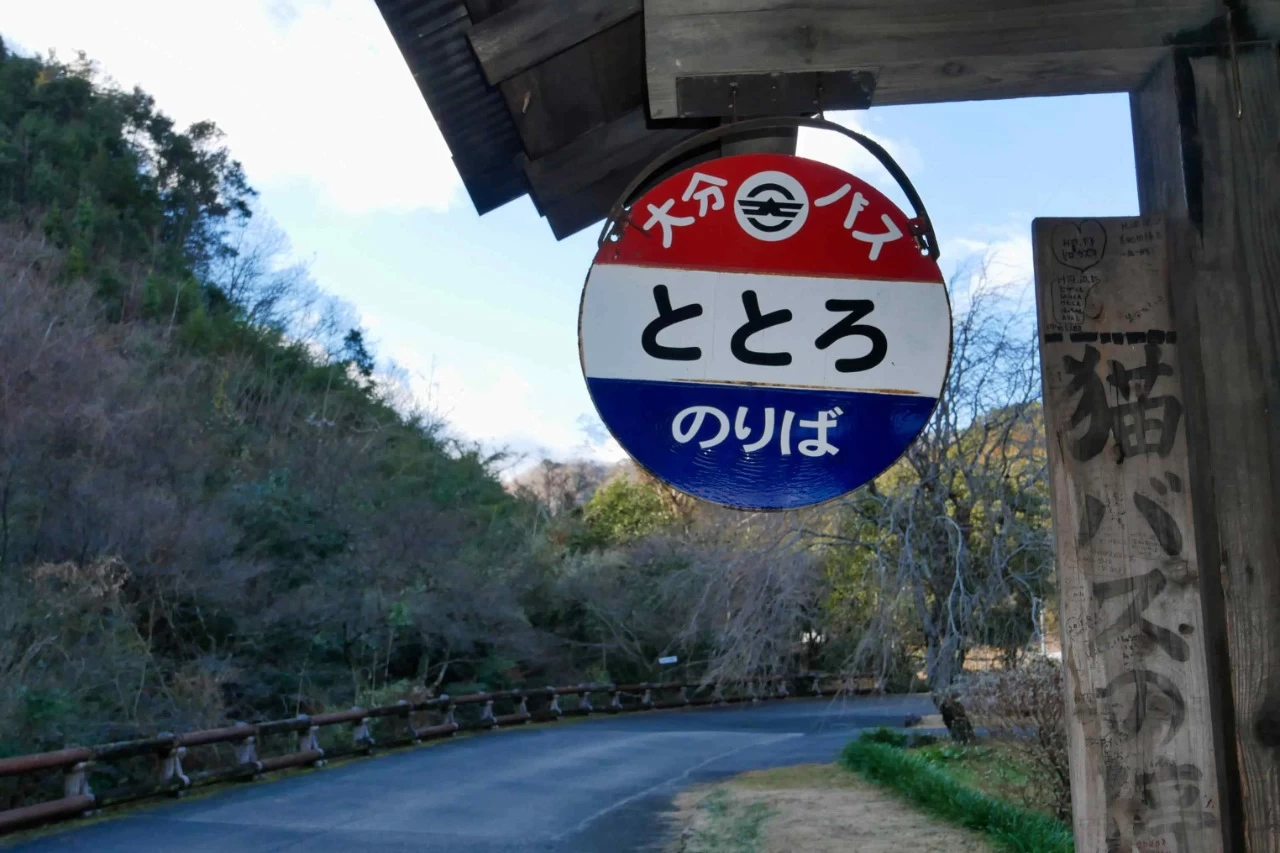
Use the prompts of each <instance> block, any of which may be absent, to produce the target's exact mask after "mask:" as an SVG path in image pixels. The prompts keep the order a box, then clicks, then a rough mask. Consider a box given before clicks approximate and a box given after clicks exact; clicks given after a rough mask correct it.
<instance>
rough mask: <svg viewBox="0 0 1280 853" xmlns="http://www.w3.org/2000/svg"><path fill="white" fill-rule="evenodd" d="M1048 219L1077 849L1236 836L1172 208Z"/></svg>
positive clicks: (1045, 242)
mask: <svg viewBox="0 0 1280 853" xmlns="http://www.w3.org/2000/svg"><path fill="white" fill-rule="evenodd" d="M1033 231H1034V242H1035V262H1036V301H1037V306H1038V314H1039V321H1040V340H1041V344H1040V346H1041V350H1040V351H1041V357H1042V362H1043V373H1044V407H1045V420H1046V435H1047V437H1048V444H1049V460H1050V464H1051V466H1052V502H1053V519H1054V531H1055V536H1056V539H1057V555H1058V568H1057V570H1058V588H1059V594H1060V599H1061V615H1062V632H1063V638H1062V640H1063V663H1064V666H1065V668H1066V673H1065V674H1066V684H1067V697H1066V699H1067V725H1068V735H1069V738H1070V746H1071V791H1072V798H1073V813H1074V824H1075V827H1074V828H1075V837H1076V850H1077V851H1080V853H1130V852H1131V851H1132V853H1139V851H1171V853H1176V852H1177V851H1185V853H1190V851H1195V853H1212V851H1221V850H1222V849H1223V845H1222V833H1221V828H1220V823H1221V817H1220V804H1219V798H1218V772H1217V767H1218V764H1217V761H1216V757H1215V755H1214V749H1215V747H1214V739H1213V729H1212V727H1211V718H1210V701H1209V687H1208V685H1209V680H1208V678H1207V674H1206V655H1205V646H1206V644H1205V635H1204V622H1205V620H1204V616H1203V611H1202V605H1201V594H1200V577H1199V570H1198V565H1197V561H1196V543H1195V541H1194V531H1193V528H1192V524H1191V517H1192V516H1191V500H1192V498H1191V490H1190V488H1189V485H1188V484H1189V480H1190V478H1189V474H1188V470H1187V448H1186V440H1185V436H1184V429H1183V399H1184V398H1183V393H1182V372H1181V367H1180V361H1181V359H1180V358H1179V345H1178V330H1177V328H1176V327H1175V326H1174V323H1173V318H1172V315H1171V311H1170V296H1169V272H1168V255H1167V247H1166V234H1165V228H1164V223H1163V220H1161V219H1158V218H1107V219H1038V220H1036V222H1035V224H1034V226H1033Z"/></svg>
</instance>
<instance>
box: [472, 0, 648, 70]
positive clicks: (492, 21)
mask: <svg viewBox="0 0 1280 853" xmlns="http://www.w3.org/2000/svg"><path fill="white" fill-rule="evenodd" d="M641 6H642V4H641V0H520V2H518V3H516V4H515V5H514V6H512V7H511V8H509V9H507V10H506V11H504V12H501V13H499V14H497V15H494V16H493V17H491V18H488V19H486V20H485V21H483V22H481V23H479V24H476V25H475V26H474V27H472V28H471V32H470V34H469V37H470V39H471V47H472V48H473V49H474V50H475V52H476V56H477V57H478V58H479V60H480V67H481V68H483V69H484V74H485V77H486V79H488V81H489V83H490V84H491V85H497V84H498V83H500V82H502V81H503V80H506V79H507V78H508V77H512V76H514V75H516V74H518V73H520V72H521V71H526V70H528V69H530V68H532V67H533V66H535V65H537V64H538V63H540V62H545V61H546V60H548V59H550V58H551V57H553V56H555V55H556V54H557V53H560V52H561V51H563V50H567V49H568V48H571V47H573V46H574V45H575V44H580V43H581V42H584V41H586V40H587V39H589V38H591V37H592V36H594V35H596V34H597V33H601V32H604V31H605V30H607V29H608V28H609V27H612V26H613V25H614V24H617V23H621V22H622V21H624V20H626V19H627V18H630V17H631V16H633V15H638V14H640V9H641Z"/></svg>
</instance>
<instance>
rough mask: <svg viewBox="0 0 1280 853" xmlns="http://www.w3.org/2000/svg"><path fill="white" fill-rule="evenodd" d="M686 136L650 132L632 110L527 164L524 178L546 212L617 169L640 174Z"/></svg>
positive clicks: (680, 132)
mask: <svg viewBox="0 0 1280 853" xmlns="http://www.w3.org/2000/svg"><path fill="white" fill-rule="evenodd" d="M689 134H690V130H689V129H688V128H663V129H653V128H650V127H649V123H648V121H647V120H646V119H645V114H644V110H643V109H641V108H636V109H634V110H632V111H631V112H629V113H627V114H626V115H624V116H622V118H619V119H616V120H614V121H611V122H609V123H608V124H604V125H601V126H600V127H598V128H596V129H595V130H592V131H589V132H587V133H585V134H583V135H582V136H579V137H578V138H577V139H575V140H574V141H573V142H570V143H569V144H568V145H566V146H565V147H563V148H560V149H558V150H556V151H554V152H552V153H551V154H549V155H547V156H546V157H540V158H538V159H536V160H529V161H527V162H526V163H525V167H524V170H525V175H526V176H527V177H528V179H529V185H530V186H531V187H533V195H534V198H535V200H536V201H537V204H538V205H539V207H546V206H547V205H551V204H554V203H555V202H558V201H561V200H563V199H565V198H568V197H569V196H571V195H574V194H576V193H578V192H580V191H581V190H584V189H586V188H588V187H590V186H591V185H592V184H594V183H596V182H597V181H600V180H602V179H603V178H604V177H605V176H606V175H608V174H609V173H610V172H613V171H615V170H617V169H622V168H625V167H628V166H635V171H637V172H638V171H639V170H640V168H641V167H643V166H644V165H645V164H646V163H648V162H649V161H650V160H652V159H653V158H655V157H657V156H659V155H660V154H661V153H662V152H663V151H665V150H667V149H668V148H672V147H674V146H675V145H677V144H678V143H680V142H681V141H683V140H684V139H685V138H687V137H688V136H689ZM601 214H602V215H603V211H602V212H601Z"/></svg>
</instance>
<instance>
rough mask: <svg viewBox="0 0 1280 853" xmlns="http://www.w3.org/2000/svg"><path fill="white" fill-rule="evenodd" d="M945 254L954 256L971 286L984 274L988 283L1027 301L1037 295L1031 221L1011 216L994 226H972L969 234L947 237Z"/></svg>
mask: <svg viewBox="0 0 1280 853" xmlns="http://www.w3.org/2000/svg"><path fill="white" fill-rule="evenodd" d="M942 254H943V256H944V257H946V258H950V259H952V260H953V261H954V262H955V264H956V267H955V269H956V270H957V271H960V272H963V273H965V274H967V277H968V281H966V282H965V284H967V285H969V286H972V285H976V284H978V280H979V279H981V278H983V277H985V279H986V282H985V283H986V285H987V286H988V287H993V288H995V289H997V290H999V291H1001V292H1002V293H1003V294H1004V295H1005V296H1007V297H1009V298H1011V299H1014V300H1015V301H1019V302H1022V303H1025V304H1030V300H1032V299H1033V298H1034V295H1033V294H1034V291H1033V283H1034V281H1035V260H1034V255H1033V252H1032V247H1031V222H1030V220H1028V219H1026V218H1025V217H1021V216H1018V217H1012V218H1011V219H1010V220H1009V221H1008V222H1006V223H1003V224H1001V225H995V226H984V227H979V228H975V229H973V230H972V231H971V232H970V233H969V234H968V235H966V236H963V237H957V238H955V239H952V240H948V241H946V242H944V243H943V245H942Z"/></svg>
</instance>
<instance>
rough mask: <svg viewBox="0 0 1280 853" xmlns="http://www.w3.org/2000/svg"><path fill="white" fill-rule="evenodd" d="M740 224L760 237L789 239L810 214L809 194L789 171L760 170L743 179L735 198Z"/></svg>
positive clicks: (734, 207) (769, 240)
mask: <svg viewBox="0 0 1280 853" xmlns="http://www.w3.org/2000/svg"><path fill="white" fill-rule="evenodd" d="M733 212H734V214H735V215H736V216H737V217H738V224H739V225H741V226H742V230H743V231H746V232H747V233H748V234H750V235H751V236H752V237H755V238H756V239H757V240H765V241H768V242H770V243H774V242H777V241H779V240H785V239H787V238H788V237H791V236H792V235H794V234H796V233H797V232H799V231H800V229H801V228H803V227H804V223H805V220H807V219H808V218H809V194H808V193H806V192H805V190H804V186H803V185H802V184H801V183H800V182H799V181H797V180H796V179H795V178H793V177H791V176H790V175H788V174H787V173H786V172H776V171H767V172H757V173H756V174H754V175H752V176H751V177H749V178H747V179H746V180H745V181H743V182H742V184H741V186H739V187H738V192H737V194H736V195H735V196H734V198H733Z"/></svg>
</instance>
